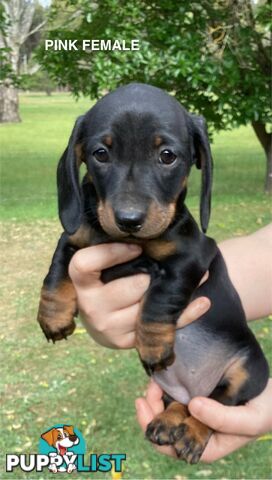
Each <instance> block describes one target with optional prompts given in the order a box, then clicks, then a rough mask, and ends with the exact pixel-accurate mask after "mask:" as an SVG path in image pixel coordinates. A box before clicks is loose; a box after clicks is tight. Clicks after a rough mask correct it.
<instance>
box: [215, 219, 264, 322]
mask: <svg viewBox="0 0 272 480" xmlns="http://www.w3.org/2000/svg"><path fill="white" fill-rule="evenodd" d="M219 248H220V250H221V252H222V254H223V257H224V259H225V262H226V264H227V268H228V271H229V275H230V278H231V281H232V282H233V284H234V286H235V288H236V290H237V291H238V293H239V295H240V298H241V301H242V304H243V307H244V310H245V313H246V317H247V320H254V319H257V318H262V317H265V316H267V315H269V314H271V312H272V224H270V225H267V226H266V227H264V228H262V229H261V230H258V231H257V232H255V233H253V234H251V235H248V236H246V237H239V238H233V239H230V240H226V241H224V242H222V243H220V245H219Z"/></svg>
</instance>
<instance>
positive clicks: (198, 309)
mask: <svg viewBox="0 0 272 480" xmlns="http://www.w3.org/2000/svg"><path fill="white" fill-rule="evenodd" d="M210 306H211V301H210V300H209V299H208V298H207V297H199V298H196V299H195V300H193V301H192V302H191V303H189V305H188V307H186V308H185V310H184V312H182V314H181V316H180V317H179V319H178V322H177V328H182V327H185V325H188V324H189V323H192V322H194V321H195V320H197V319H198V318H199V317H201V316H202V315H204V313H206V312H207V311H208V310H209V308H210Z"/></svg>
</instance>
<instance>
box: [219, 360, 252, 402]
mask: <svg viewBox="0 0 272 480" xmlns="http://www.w3.org/2000/svg"><path fill="white" fill-rule="evenodd" d="M244 361H245V359H241V358H239V359H238V360H237V361H236V362H235V363H233V364H232V365H231V366H230V367H229V368H228V370H227V371H226V373H225V375H224V377H225V378H226V379H227V380H228V381H229V386H228V387H227V388H226V396H227V397H230V398H231V397H234V396H235V395H236V394H237V393H238V392H239V390H240V388H241V387H242V386H243V385H244V384H245V382H246V381H247V379H248V376H249V375H248V372H247V371H246V369H245V368H244V366H243V364H244Z"/></svg>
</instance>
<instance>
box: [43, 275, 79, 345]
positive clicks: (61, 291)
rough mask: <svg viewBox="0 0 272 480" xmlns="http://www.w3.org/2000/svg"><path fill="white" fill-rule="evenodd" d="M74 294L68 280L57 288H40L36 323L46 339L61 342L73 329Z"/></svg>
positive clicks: (75, 307)
mask: <svg viewBox="0 0 272 480" xmlns="http://www.w3.org/2000/svg"><path fill="white" fill-rule="evenodd" d="M76 309H77V303H76V292H75V289H74V286H73V284H72V282H71V280H70V279H67V280H66V281H63V282H62V283H61V284H60V285H59V287H58V288H55V289H54V290H49V289H48V288H46V287H43V288H42V291H41V299H40V305H39V311H38V322H39V323H40V326H41V328H42V330H43V332H44V334H45V336H46V338H48V339H52V340H53V341H55V340H61V339H62V338H65V337H67V336H68V335H71V334H72V333H73V331H74V329H75V322H74V315H75V313H76Z"/></svg>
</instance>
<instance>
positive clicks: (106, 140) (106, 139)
mask: <svg viewBox="0 0 272 480" xmlns="http://www.w3.org/2000/svg"><path fill="white" fill-rule="evenodd" d="M103 140H104V143H105V144H106V145H107V147H111V146H112V136H111V135H106V137H104V138H103Z"/></svg>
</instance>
